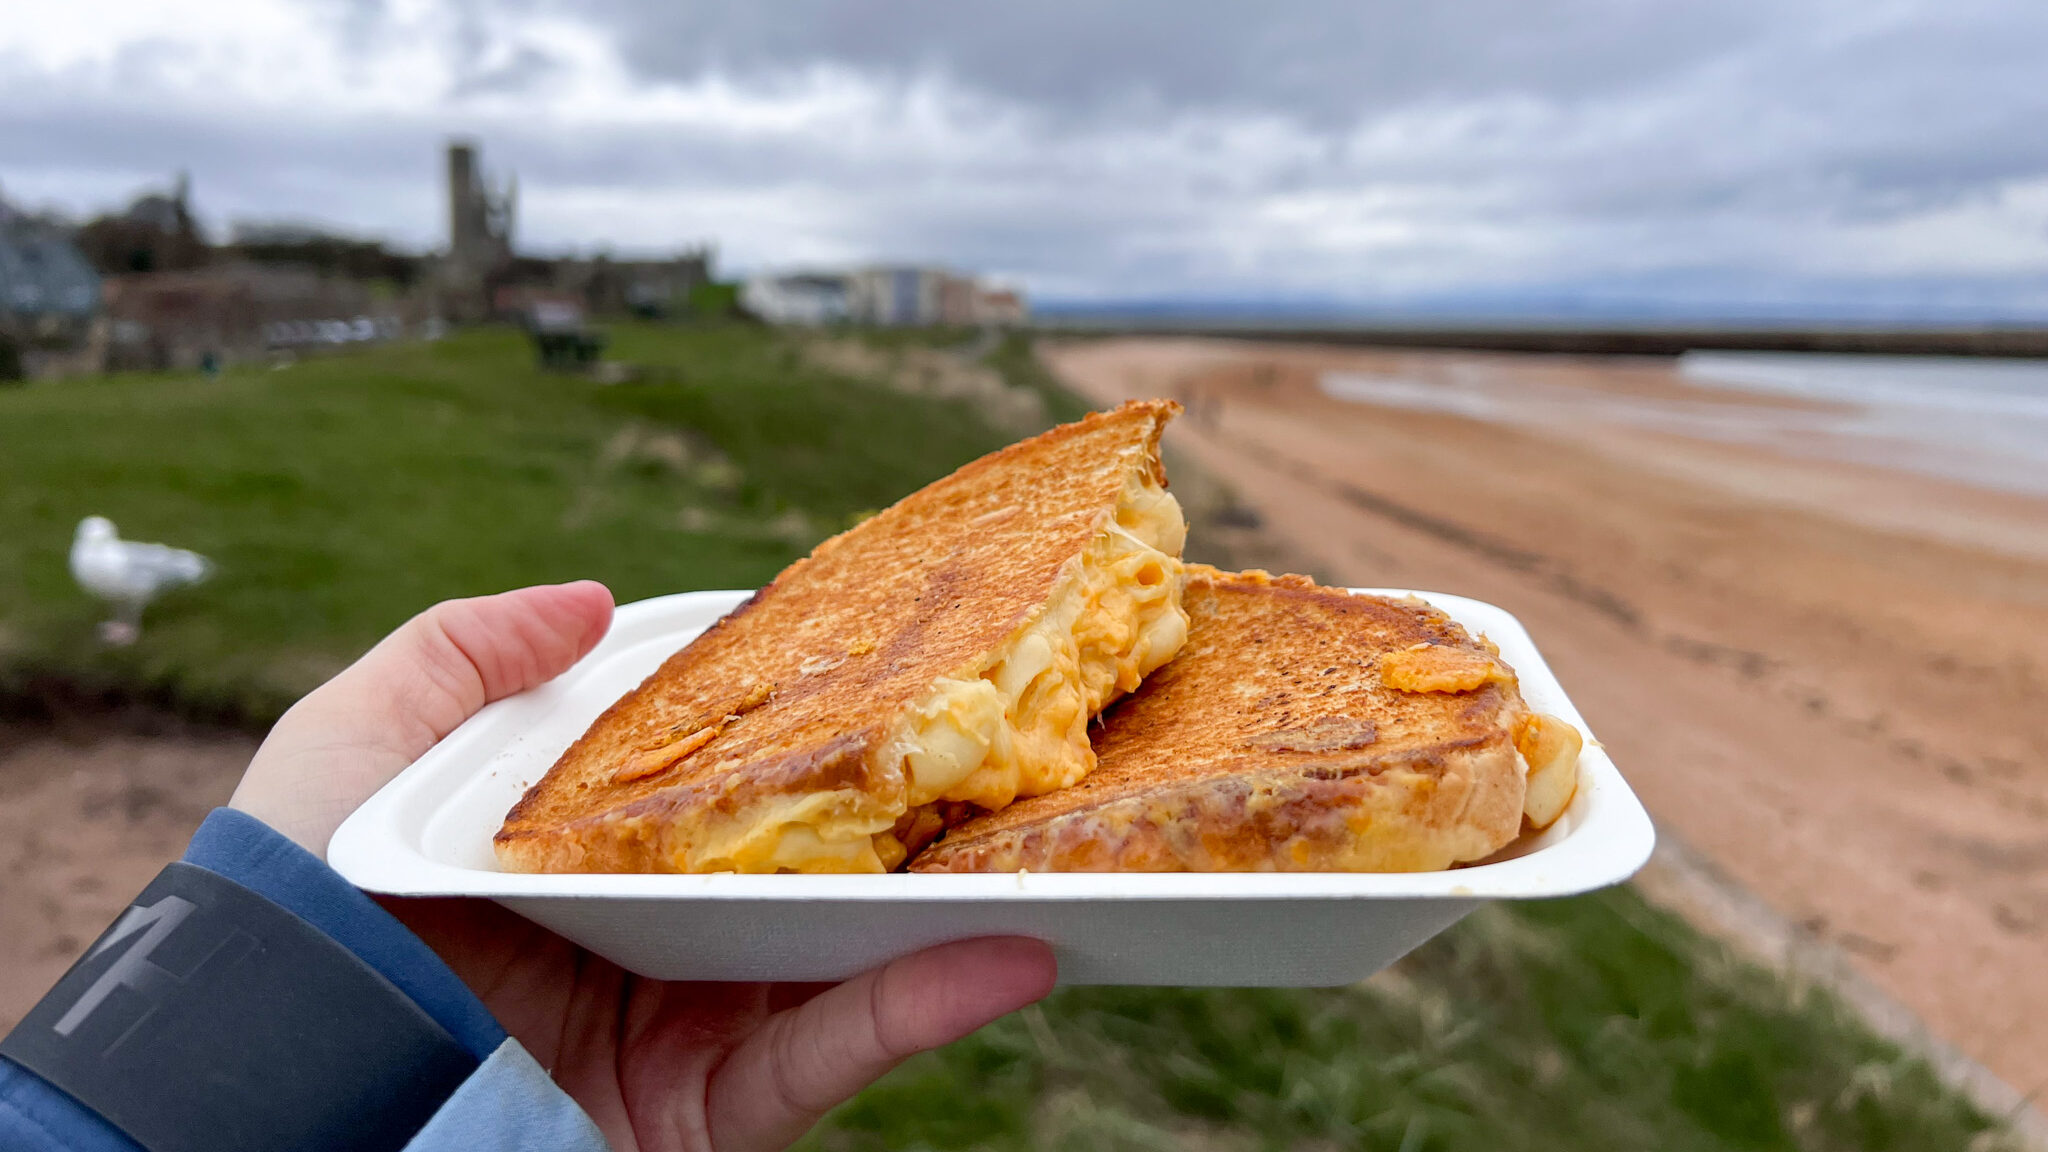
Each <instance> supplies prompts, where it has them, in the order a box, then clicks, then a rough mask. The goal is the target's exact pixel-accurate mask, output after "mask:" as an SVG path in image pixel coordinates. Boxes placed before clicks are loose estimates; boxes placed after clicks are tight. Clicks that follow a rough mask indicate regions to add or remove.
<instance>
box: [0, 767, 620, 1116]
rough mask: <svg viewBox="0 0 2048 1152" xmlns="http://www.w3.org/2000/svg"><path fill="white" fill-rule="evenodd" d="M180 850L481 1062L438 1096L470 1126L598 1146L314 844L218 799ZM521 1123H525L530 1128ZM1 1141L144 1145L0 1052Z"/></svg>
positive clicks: (419, 946) (493, 1027) (473, 1004)
mask: <svg viewBox="0 0 2048 1152" xmlns="http://www.w3.org/2000/svg"><path fill="white" fill-rule="evenodd" d="M185 860H186V862H187V863H190V864H195V865H198V866H199V867H202V868H205V869H207V870H209V871H212V872H215V873H217V874H219V875H221V876H224V877H226V878H228V879H230V880H233V881H235V882H236V883H238V884H240V885H242V886H243V887H245V888H248V889H251V890H252V891H254V892H256V893H257V894H258V895H260V896H262V897H264V898H265V899H267V900H269V901H270V902H272V903H274V904H277V905H279V906H280V907H282V908H284V909H286V910H287V911H289V912H291V913H293V914H294V915H296V916H298V917H299V918H300V919H302V920H304V921H306V922H307V923H309V924H311V925H312V926H313V927H315V928H317V929H319V930H320V931H321V932H323V933H325V934H326V935H327V936H328V938H330V939H332V940H334V941H335V942H337V943H339V944H341V945H342V946H343V947H345V948H347V949H348V950H349V951H351V952H353V953H355V954H356V956H358V957H359V958H361V959H362V960H363V961H364V962H365V963H367V964H369V965H370V966H371V967H373V968H375V969H376V970H377V971H378V972H380V973H382V974H383V975H384V977H385V978H386V979H388V980H390V981H391V983H392V984H394V985H396V986H397V987H398V989H399V990H400V991H402V992H404V993H405V994H406V995H407V996H408V997H410V998H411V999H412V1000H413V1002H414V1003H416V1004H418V1005H419V1007H420V1008H421V1009H422V1010H423V1011H425V1012H426V1013H427V1014H428V1015H429V1016H431V1017H433V1018H434V1020H435V1021H436V1022H438V1023H439V1024H440V1025H441V1026H442V1027H443V1028H446V1029H447V1030H448V1033H449V1035H451V1036H453V1037H454V1038H455V1040H456V1042H457V1043H459V1044H461V1045H462V1046H463V1047H464V1048H466V1049H468V1050H469V1052H470V1053H471V1054H472V1055H474V1056H475V1057H476V1058H477V1060H478V1061H479V1062H480V1067H479V1068H478V1071H477V1073H476V1075H474V1076H472V1077H471V1079H470V1081H468V1082H465V1083H464V1085H463V1086H462V1088H461V1089H459V1090H458V1091H457V1093H456V1095H455V1096H454V1097H451V1098H450V1105H449V1106H444V1107H450V1106H458V1105H459V1106H460V1108H461V1109H462V1114H463V1117H464V1120H465V1127H466V1130H467V1132H468V1134H469V1136H471V1137H472V1138H477V1137H481V1136H483V1135H484V1133H485V1131H486V1129H487V1128H488V1126H490V1125H491V1123H492V1120H493V1117H495V1118H496V1119H497V1120H498V1121H499V1122H501V1123H503V1124H504V1125H505V1126H506V1127H507V1129H508V1131H509V1130H511V1129H512V1128H514V1127H515V1126H519V1125H527V1126H530V1125H531V1124H533V1123H534V1122H535V1118H536V1117H538V1116H542V1115H547V1116H550V1117H552V1122H553V1123H555V1124H557V1125H558V1126H559V1127H560V1130H561V1131H562V1133H563V1135H568V1134H569V1133H570V1132H571V1131H574V1132H577V1133H579V1134H580V1135H581V1137H582V1139H580V1140H576V1141H571V1143H573V1144H575V1145H576V1146H582V1147H602V1141H601V1139H599V1140H597V1142H596V1143H594V1144H593V1143H589V1141H590V1140H591V1139H596V1129H595V1128H594V1127H592V1126H591V1125H590V1122H589V1120H588V1118H586V1117H584V1116H583V1115H582V1113H581V1111H580V1110H578V1109H576V1106H575V1104H574V1103H573V1102H572V1101H570V1100H569V1099H568V1097H566V1096H564V1095H562V1094H561V1093H560V1091H559V1090H558V1089H555V1087H554V1085H553V1084H552V1083H551V1082H549V1081H548V1080H547V1077H546V1075H545V1073H540V1072H539V1070H538V1066H537V1065H533V1063H532V1060H531V1058H530V1057H526V1056H525V1054H524V1052H523V1050H520V1049H519V1047H518V1045H517V1044H516V1043H514V1042H511V1041H510V1040H508V1039H507V1037H506V1035H505V1030H504V1029H503V1028H501V1027H499V1025H498V1022H497V1021H496V1020H495V1019H493V1018H492V1017H491V1014H490V1012H489V1011H488V1010H487V1009H485V1007H484V1006H483V1003H482V1002H481V1001H479V1000H478V999H477V998H476V997H475V996H474V995H473V994H471V992H470V991H469V989H468V988H467V987H466V986H465V985H464V984H463V983H462V981H461V980H460V979H458V978H457V977H456V975H455V973H453V972H451V971H450V970H449V969H448V966H447V965H446V964H443V963H442V962H441V959H440V958H439V957H438V956H436V955H434V953H433V951H432V950H431V949H429V948H428V947H427V946H426V945H425V944H424V943H422V942H421V941H420V939H419V938H418V937H417V936H414V935H413V934H412V933H411V932H409V931H407V930H406V928H405V926H404V925H402V924H400V923H399V922H398V921H397V920H396V919H394V918H393V917H392V916H391V914H390V913H388V912H386V911H384V909H382V908H380V907H378V906H377V904H376V902H375V901H372V900H371V899H370V898H369V897H367V896H365V895H364V894H363V893H362V892H360V891H358V890H356V889H355V888H354V887H353V886H351V885H350V884H349V883H348V882H347V881H345V880H343V879H342V878H341V877H340V876H339V875H338V874H336V873H335V872H334V870H333V869H331V868H329V867H327V865H325V864H324V863H322V862H321V861H320V860H318V859H316V858H315V857H314V856H313V855H312V854H311V853H308V852H307V851H305V850H304V849H302V848H300V847H299V846H298V845H296V844H294V843H292V842H291V841H289V840H287V839H285V838H284V837H283V836H280V835H278V834H277V833H276V832H274V831H272V830H271V829H270V828H269V827H268V826H266V825H264V824H263V823H262V822H261V821H258V820H256V819H255V818H254V817H251V816H248V815H245V814H243V813H241V812H237V811H234V810H232V809H227V808H221V809H216V810H215V811H214V812H213V814H212V815H210V816H208V817H207V819H206V822H205V823H204V824H202V825H200V828H199V832H198V834H197V835H195V836H194V837H193V838H192V843H191V845H190V846H189V847H187V848H186V850H185ZM501 1050H502V1051H501ZM494 1057H495V1059H494ZM536 1073H537V1074H536ZM479 1125H482V1126H484V1127H479ZM437 1127H439V1128H442V1129H445V1128H447V1127H448V1126H447V1125H445V1124H444V1125H438V1126H437V1125H436V1124H431V1123H430V1124H429V1125H428V1129H427V1130H423V1132H422V1134H421V1137H420V1138H416V1140H415V1146H417V1147H420V1148H422V1149H423V1150H424V1149H428V1148H435V1147H443V1146H448V1147H452V1146H453V1145H443V1144H439V1143H437V1142H434V1141H433V1140H432V1138H431V1133H432V1131H433V1130H435V1129H436V1128H437ZM527 1130H528V1132H529V1134H530V1132H531V1128H530V1127H528V1129H527ZM486 1143H488V1142H486ZM0 1146H4V1147H7V1148H23V1149H37V1150H43V1149H49V1150H58V1149H63V1150H67V1152H141V1150H140V1149H139V1148H138V1146H137V1145H136V1144H135V1142H134V1141H132V1140H130V1139H129V1138H128V1137H127V1136H126V1135H124V1134H123V1133H121V1132H120V1131H119V1130H118V1129H116V1128H114V1127H113V1126H112V1125H110V1124H108V1123H107V1122H106V1121H105V1120H102V1119H101V1118H100V1117H99V1116H98V1115H97V1114H95V1113H93V1112H91V1111H89V1110H88V1109H86V1108H85V1107H83V1106H82V1105H80V1104H78V1103H77V1102H76V1101H74V1100H72V1098H71V1097H69V1096H67V1095H65V1094H64V1093H62V1092H60V1091H58V1090H57V1089H55V1088H53V1087H51V1086H50V1085H49V1084H48V1083H46V1082H44V1081H43V1080H42V1079H41V1078H40V1077H37V1076H36V1075H35V1074H33V1073H31V1072H29V1071H28V1070H27V1069H24V1068H22V1067H21V1066H20V1065H17V1064H14V1063H12V1062H10V1061H7V1060H4V1059H0ZM505 1146H507V1147H510V1146H513V1145H511V1144H507V1145H505Z"/></svg>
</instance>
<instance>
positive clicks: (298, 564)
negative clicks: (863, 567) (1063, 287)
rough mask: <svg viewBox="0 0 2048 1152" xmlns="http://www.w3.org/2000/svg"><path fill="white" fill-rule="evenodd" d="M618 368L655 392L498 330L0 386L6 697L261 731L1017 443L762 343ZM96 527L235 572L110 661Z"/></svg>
mask: <svg viewBox="0 0 2048 1152" xmlns="http://www.w3.org/2000/svg"><path fill="white" fill-rule="evenodd" d="M611 354H612V355H614V356H616V357H618V358H619V359H620V360H621V361H622V362H624V363H626V364H629V365H631V366H632V368H633V370H634V377H635V378H634V379H631V380H629V381H627V382H624V383H616V384H611V385H603V384H598V383H594V382H592V381H590V380H586V379H583V378H580V377H569V376H558V375H549V374H544V373H542V372H540V371H538V370H537V369H536V368H535V367H534V366H533V362H532V357H531V355H530V354H529V352H528V351H527V348H526V345H525V342H524V340H523V338H522V337H520V336H519V335H518V334H517V333H515V332H511V331H476V332H469V333H465V334H462V335H460V336H457V337H455V338H453V339H450V340H447V341H444V342H442V343H439V344H435V345H431V346H419V345H414V346H405V347H395V348H387V349H378V350H374V351H369V352H364V353H360V354H356V355H350V356H345V357H337V358H333V359H323V360H316V361H309V362H305V363H300V364H296V365H293V366H291V367H289V368H285V369H282V370H273V369H270V368H268V367H248V368H240V369H235V370H231V371H229V372H227V373H225V374H224V375H222V376H221V377H220V378H218V379H211V380H209V379H206V378H204V377H201V376H198V375H127V376H115V377H108V378H102V379H90V380H75V381H63V382H53V383H42V384H36V385H33V386H29V387H25V388H17V389H9V390H8V391H6V392H5V393H0V691H7V690H9V689H10V688H12V689H13V690H15V691H16V692H19V691H21V690H22V689H23V688H24V687H25V686H26V685H28V683H29V682H30V681H32V680H35V679H37V678H51V679H58V680H62V681H64V682H67V683H70V684H73V685H82V686H85V687H87V688H89V689H93V688H99V687H107V688H113V689H120V690H122V691H126V692H134V693H141V694H145V695H150V696H154V697H157V698H159V699H162V700H164V701H167V702H172V703H175V704H176V705H177V706H179V707H181V708H186V709H189V710H197V711H215V712H223V713H227V714H231V715H240V716H245V717H248V718H250V719H252V720H255V721H258V722H260V721H261V720H262V719H263V718H265V717H267V716H270V715H272V714H274V713H275V712H277V711H278V710H279V709H280V708H281V707H282V706H283V705H284V704H286V703H288V702H289V701H290V700H292V699H294V698H296V697H297V696H298V695H299V694H300V693H302V692H304V691H305V690H306V689H307V688H310V687H311V686H313V685H314V684H317V683H319V681H320V680H321V679H323V678H324V677H325V676H326V675H328V674H329V673H331V672H332V671H333V670H334V669H335V668H336V667H338V666H339V665H340V664H341V663H343V662H345V661H346V660H348V659H350V658H352V657H353V656H354V655H355V654H356V653H358V652H360V651H361V650H362V649H363V648H364V647H366V646H367V645H368V644H369V643H371V642H372V641H374V640H375V639H376V638H377V637H378V636H380V635H382V634H383V633H384V632H386V631H388V630H389V629H390V628H391V627H393V626H394V625H396V624H397V623H399V622H400V621H402V620H403V619H405V617H406V616H408V615H410V614H411V613H413V612H415V611H418V610H419V609H420V608H422V607H424V606H426V605H428V604H431V603H433V602H434V601H436V600H440V599H444V598H446V597H450V596H463V595H471V594H475V593H480V592H488V591H494V590H497V589H502V588H507V587H513V586H517V585H521V584H529V583H536V582H542V581H554V580H566V579H573V578H578V577H592V578H596V579H599V580H603V581H605V582H606V583H607V584H609V585H610V586H611V587H612V589H613V591H614V593H615V594H616V595H617V596H618V597H619V598H620V599H621V600H632V599H638V598H641V597H646V596H653V595H658V594H661V593H665V592H674V591H680V590H684V589H690V588H705V587H753V586H756V585H758V584H760V583H762V582H764V581H765V580H767V579H768V578H769V577H771V576H773V575H774V574H775V572H776V571H777V570H779V569H780V568H781V567H782V566H783V565H784V564H786V563H788V562H789V561H790V560H792V559H794V558H795V557H797V556H800V555H802V554H803V553H804V552H805V551H806V550H808V548H809V547H810V546H811V545H812V544H813V543H815V542H816V541H817V540H818V539H820V538H822V537H823V536H825V535H827V534H829V533H830V532H832V531H836V530H837V529H838V528H840V527H842V526H843V525H844V524H845V523H846V522H847V521H848V519H849V518H850V517H852V516H854V515H856V514H858V513H859V512H861V511H863V510H866V509H872V508H876V507H880V506H882V505H884V504H887V503H888V502H890V501H891V500H894V499H895V498H896V497H898V496H900V495H902V494H903V493H904V492H906V491H908V490H910V489H912V488H915V487H917V486H918V485H920V484H923V483H925V482H926V481H929V480H931V479H933V478H935V477H937V476H940V475H943V474H944V473H945V472H947V471H949V470H951V469H952V468H954V467H956V466H958V465H959V464H961V463H963V462H965V461H967V460H969V459H972V458H973V457H975V456H977V455H979V454H981V453H983V452H986V451H988V450H990V449H992V448H994V447H996V446H998V445H999V444H1000V443H1001V442H1002V440H1003V439H1004V437H1003V436H1001V435H1000V434H998V433H996V432H994V431H992V430H990V429H988V428H987V427H985V426H984V425H983V424H982V423H981V421H979V420H978V419H977V417H976V416H975V414H974V412H973V411H971V410H970V409H969V408H968V407H967V406H965V405H964V404H950V403H946V402H941V401H934V400H930V399H923V398H913V397H908V396H904V395H899V394H897V393H895V392H891V391H888V390H885V389H882V388H878V387H873V386H870V385H867V384H863V383H861V382H859V381H854V380H848V379H845V378H841V377H835V376H832V375H830V374H829V373H825V372H821V371H819V370H817V369H815V368H813V367H810V366H808V365H807V364H806V363H805V361H804V360H803V359H802V358H801V357H800V356H799V355H798V354H797V352H796V351H795V350H794V349H793V348H792V347H791V346H789V345H788V344H787V343H786V342H784V341H781V340H779V339H777V338H776V337H774V336H773V335H772V334H770V333H768V332H766V331H765V330H762V329H759V328H755V327H748V326H742V325H732V326H723V327H701V328H685V327H657V326H651V325H650V326H627V327H621V328H618V329H615V330H614V331H613V344H612V348H611ZM89 514H99V515H104V516H108V517H110V518H111V519H113V520H114V522H115V523H116V524H117V525H119V526H120V529H121V531H122V533H123V535H124V536H127V537H129V538H131V539H142V540H161V541H166V542H170V543H175V544H178V545H180V546H183V547H188V548H193V549H196V550H198V551H200V552H203V553H205V554H206V555H208V556H210V557H212V558H213V559H214V560H215V561H217V562H218V563H219V565H220V568H219V573H218V576H217V577H216V578H215V579H214V580H212V581H211V582H209V583H208V584H206V585H203V586H201V587H199V588H195V589H191V590H185V591H179V592H176V593H173V594H171V595H169V596H167V597H166V598H164V599H163V600H161V601H160V602H158V603H157V604H156V605H154V606H153V607H152V608H151V609H150V611H149V615H148V617H147V623H146V627H145V629H144V632H143V638H142V641H141V642H140V643H139V644H137V645H135V646H134V647H133V648H130V649H123V650H112V651H108V650H103V649H101V648H99V647H98V646H97V645H95V644H94V642H93V632H92V628H93V624H94V622H95V621H96V620H97V619H98V618H99V617H100V613H101V608H100V606H99V605H96V604H94V603H92V602H91V601H89V600H88V599H87V598H86V597H85V595H84V594H83V593H81V592H80V591H79V590H78V589H77V588H76V587H75V586H74V585H73V583H72V580H71V577H70V575H69V574H68V572H67V571H66V568H65V553H66V550H67V549H68V547H69V545H70V540H71V533H72V529H73V527H74V526H75V525H76V524H77V522H78V520H79V518H81V517H83V516H86V515H89Z"/></svg>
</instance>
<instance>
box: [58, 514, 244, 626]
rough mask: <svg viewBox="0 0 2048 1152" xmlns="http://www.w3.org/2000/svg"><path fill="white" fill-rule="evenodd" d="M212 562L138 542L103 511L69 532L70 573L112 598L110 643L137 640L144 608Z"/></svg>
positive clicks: (195, 578) (196, 578)
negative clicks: (117, 530) (117, 528)
mask: <svg viewBox="0 0 2048 1152" xmlns="http://www.w3.org/2000/svg"><path fill="white" fill-rule="evenodd" d="M212 571H213V562H212V561H211V560H208V559H207V558H206V557H204V556H201V555H200V554H199V553H197V552H187V551H185V550H184V549H183V548H172V547H169V546H168V545H164V544H138V543H136V542H135V541H132V540H123V539H121V538H120V536H118V535H116V534H115V532H114V522H113V521H111V520H109V519H107V518H106V517H104V516H87V517H86V518H85V519H83V520H80V521H79V522H78V534H77V535H75V536H73V537H72V538H71V576H72V578H73V579H75V580H77V581H78V586H79V587H80V588H83V589H85V590H86V591H87V592H90V593H92V594H93V595H94V596H97V597H99V598H100V599H102V600H111V601H113V604H114V618H113V619H112V620H107V621H104V622H102V623H101V624H100V629H99V631H100V639H101V640H102V641H104V642H106V643H108V644H115V645H120V644H133V643H134V642H135V638H136V637H137V636H140V635H141V634H142V608H143V605H145V604H148V603H149V602H150V601H151V600H153V599H155V598H156V595H157V593H159V592H162V591H164V590H165V589H168V588H178V587H182V586H184V585H186V584H197V583H199V582H200V581H201V580H204V579H206V577H207V575H208V574H209V573H211V572H212Z"/></svg>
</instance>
